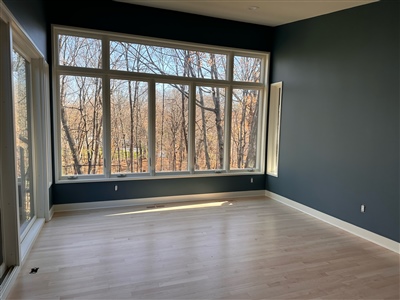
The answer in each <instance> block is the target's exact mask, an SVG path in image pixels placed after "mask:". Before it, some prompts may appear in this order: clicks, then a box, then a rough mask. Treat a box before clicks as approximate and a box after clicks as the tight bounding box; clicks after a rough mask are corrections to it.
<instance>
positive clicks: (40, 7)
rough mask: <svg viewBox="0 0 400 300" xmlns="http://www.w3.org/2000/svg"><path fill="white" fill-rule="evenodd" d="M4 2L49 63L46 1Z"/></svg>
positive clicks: (10, 0) (9, 0) (12, 0)
mask: <svg viewBox="0 0 400 300" xmlns="http://www.w3.org/2000/svg"><path fill="white" fill-rule="evenodd" d="M3 2H4V4H5V5H6V6H7V8H8V9H9V10H10V12H11V13H12V14H13V16H14V17H15V18H16V19H17V21H18V23H19V24H21V26H22V27H23V29H24V30H25V32H26V33H27V34H28V36H29V37H30V39H31V40H32V41H33V43H34V44H35V45H36V47H37V48H38V49H39V51H40V52H41V53H42V54H43V56H44V58H45V59H46V61H49V60H48V57H47V35H46V30H47V21H46V14H45V0H3ZM49 40H50V39H49Z"/></svg>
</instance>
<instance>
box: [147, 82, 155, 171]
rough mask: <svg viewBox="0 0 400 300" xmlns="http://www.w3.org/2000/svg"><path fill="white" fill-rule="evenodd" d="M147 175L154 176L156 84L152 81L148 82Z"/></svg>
mask: <svg viewBox="0 0 400 300" xmlns="http://www.w3.org/2000/svg"><path fill="white" fill-rule="evenodd" d="M148 101H149V102H148V105H149V112H148V113H149V116H148V119H149V121H148V122H149V123H148V126H149V145H148V147H149V153H148V155H149V173H150V175H151V176H154V175H155V165H156V107H155V106H156V83H155V81H154V80H150V81H149V99H148Z"/></svg>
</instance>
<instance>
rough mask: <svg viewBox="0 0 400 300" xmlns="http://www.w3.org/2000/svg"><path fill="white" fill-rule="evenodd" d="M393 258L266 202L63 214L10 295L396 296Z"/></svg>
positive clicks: (38, 245)
mask: <svg viewBox="0 0 400 300" xmlns="http://www.w3.org/2000/svg"><path fill="white" fill-rule="evenodd" d="M399 257H400V256H399V255H398V254H396V253H394V252H392V251H390V250H387V249H385V248H382V247H380V246H378V245H376V244H374V243H371V242H368V241H366V240H364V239H362V238H359V237H357V236H354V235H351V234H350V233H347V232H345V231H342V230H340V229H338V228H336V227H333V226H331V225H329V224H326V223H324V222H322V221H320V220H317V219H315V218H313V217H311V216H308V215H306V214H303V213H301V212H299V211H297V210H295V209H293V208H290V207H288V206H285V205H283V204H281V203H279V202H276V201H273V200H270V199H268V198H266V197H253V198H248V199H244V198H243V199H242V198H240V200H239V199H231V200H226V201H220V200H218V201H215V202H193V203H192V202H185V203H176V204H166V205H165V207H158V208H157V207H156V208H154V207H152V208H147V207H143V206H141V207H139V206H136V207H124V208H112V209H99V210H88V211H79V212H65V213H56V214H55V216H54V217H53V219H52V221H50V222H49V223H46V224H45V225H44V228H43V230H42V232H41V233H40V235H39V237H38V239H37V241H36V243H35V245H34V247H33V249H32V251H31V253H30V254H29V257H28V259H27V261H26V263H25V264H24V266H23V267H22V269H21V272H20V274H19V276H18V279H17V281H16V284H15V285H14V287H13V289H12V291H11V293H10V295H9V297H8V299H39V298H40V299H399V298H400V294H399V287H400V282H399V281H400V277H399V269H400V263H399ZM31 268H39V270H38V272H37V273H36V274H29V273H30V270H31Z"/></svg>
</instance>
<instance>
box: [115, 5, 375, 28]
mask: <svg viewBox="0 0 400 300" xmlns="http://www.w3.org/2000/svg"><path fill="white" fill-rule="evenodd" d="M115 1H118V2H126V3H132V4H137V5H143V6H150V7H156V8H162V9H169V10H175V11H181V12H187V13H193V14H198V15H205V16H210V17H216V18H222V19H228V20H234V21H241V22H247V23H253V24H260V25H267V26H278V25H282V24H287V23H291V22H295V21H299V20H303V19H308V18H312V17H315V16H320V15H324V14H328V13H331V12H335V11H339V10H343V9H348V8H351V7H355V6H359V5H364V4H368V3H372V2H377V1H379V0H255V1H254V0H115Z"/></svg>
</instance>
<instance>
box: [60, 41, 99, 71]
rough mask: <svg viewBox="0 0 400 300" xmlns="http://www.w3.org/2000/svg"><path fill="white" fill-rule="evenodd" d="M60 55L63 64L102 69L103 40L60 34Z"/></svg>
mask: <svg viewBox="0 0 400 300" xmlns="http://www.w3.org/2000/svg"><path fill="white" fill-rule="evenodd" d="M58 57H59V61H58V63H59V65H61V66H71V67H84V68H96V69H100V68H101V67H102V65H101V40H98V39H91V38H85V37H77V36H71V35H61V34H60V35H59V36H58Z"/></svg>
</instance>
